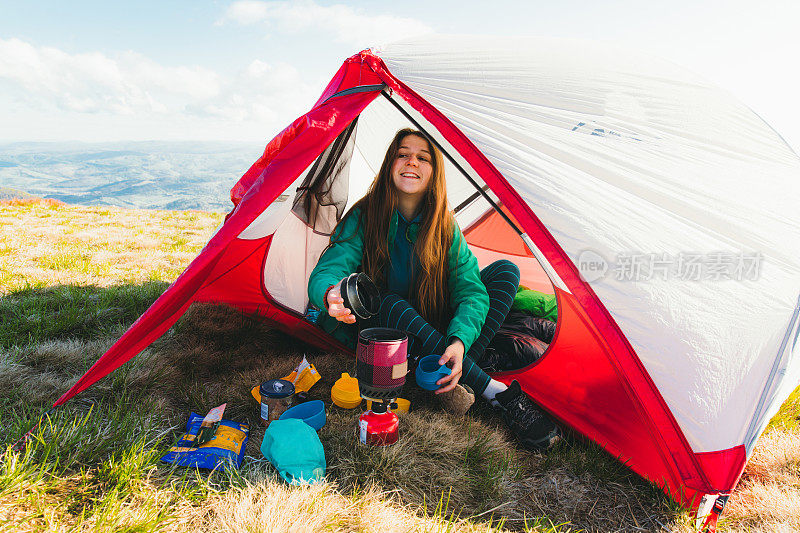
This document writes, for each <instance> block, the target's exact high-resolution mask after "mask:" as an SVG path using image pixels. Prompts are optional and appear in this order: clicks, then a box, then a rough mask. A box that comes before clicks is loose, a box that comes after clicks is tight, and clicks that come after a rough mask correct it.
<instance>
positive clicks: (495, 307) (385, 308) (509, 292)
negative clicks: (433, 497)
mask: <svg viewBox="0 0 800 533" xmlns="http://www.w3.org/2000/svg"><path fill="white" fill-rule="evenodd" d="M481 281H482V282H483V284H484V285H485V286H486V291H487V292H488V293H489V312H488V314H487V316H486V322H485V323H484V325H483V329H481V333H480V335H479V336H478V338H477V340H475V342H474V343H472V346H470V348H469V351H467V353H466V354H464V363H463V374H462V376H461V380H460V381H461V382H462V383H465V384H466V385H469V386H470V388H472V390H473V391H475V393H476V394H478V395H480V394H481V393H483V391H484V390H486V387H487V385H489V380H490V379H491V378H490V377H489V375H488V374H487V373H486V372H484V371H483V369H481V368H480V367H479V366H478V365H477V364H476V361H478V360H480V358H481V357H482V356H483V352H484V350H485V349H486V346H487V345H488V344H489V341H491V340H492V337H494V335H495V333H497V330H498V329H500V325H501V324H502V323H503V320H504V319H505V317H506V315H507V314H508V311H509V309H511V303H512V302H513V301H514V295H515V294H516V293H517V287H519V268H518V267H517V265H515V264H514V263H512V262H511V261H508V260H506V259H501V260H499V261H495V262H494V263H492V264H491V265H489V266H487V267H486V268H484V269H483V270H481ZM376 319H377V320H376ZM375 320H376V321H377V322H378V323H377V324H375V323H374V322H373V324H370V325H371V326H380V327H385V328H394V329H399V330H402V331H405V332H406V333H407V334H408V353H409V359H414V360H416V359H418V358H419V357H422V356H424V355H430V354H442V353H444V350H445V348H447V338H446V337H445V336H444V335H442V334H441V333H440V332H439V331H437V330H436V329H435V328H434V327H433V326H431V325H430V324H428V322H426V321H425V319H424V318H422V317H421V316H420V315H419V313H417V311H416V310H415V309H414V308H413V307H411V304H409V303H408V302H407V301H406V300H404V299H403V298H401V297H399V296H398V295H396V294H386V295H383V298H382V300H381V307H380V311H379V313H378V315H377V316H376V317H374V318H373V321H375Z"/></svg>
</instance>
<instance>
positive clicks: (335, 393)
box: [331, 372, 361, 409]
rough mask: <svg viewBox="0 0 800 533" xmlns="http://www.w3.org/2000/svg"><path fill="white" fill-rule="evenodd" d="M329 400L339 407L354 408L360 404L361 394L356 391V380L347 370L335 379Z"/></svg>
mask: <svg viewBox="0 0 800 533" xmlns="http://www.w3.org/2000/svg"><path fill="white" fill-rule="evenodd" d="M331 400H333V403H335V404H336V405H338V406H339V407H344V408H345V409H355V408H356V407H358V406H359V405H361V394H360V393H359V392H358V380H357V379H356V378H352V377H350V374H348V373H347V372H345V373H343V374H342V377H340V378H339V379H337V380H336V383H334V384H333V387H332V388H331Z"/></svg>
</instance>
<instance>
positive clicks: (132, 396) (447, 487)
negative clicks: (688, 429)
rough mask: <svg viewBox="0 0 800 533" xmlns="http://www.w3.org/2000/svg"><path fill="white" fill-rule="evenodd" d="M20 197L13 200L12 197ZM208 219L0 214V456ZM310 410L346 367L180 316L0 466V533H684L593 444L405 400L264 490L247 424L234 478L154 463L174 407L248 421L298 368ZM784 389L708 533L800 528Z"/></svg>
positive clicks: (419, 397) (671, 508) (337, 425)
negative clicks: (318, 476) (319, 462)
mask: <svg viewBox="0 0 800 533" xmlns="http://www.w3.org/2000/svg"><path fill="white" fill-rule="evenodd" d="M18 204H19V203H18ZM221 219H222V216H221V215H218V214H210V213H202V212H169V211H139V210H123V209H111V208H86V207H72V206H58V205H52V204H48V203H36V202H32V203H21V204H19V205H9V204H7V203H6V204H0V430H1V431H0V444H2V450H6V449H7V448H8V447H9V446H10V445H11V444H12V443H13V442H14V441H15V440H17V438H18V437H19V436H20V435H21V434H22V433H23V432H24V431H25V430H26V429H27V428H28V427H29V426H30V425H31V424H32V423H33V422H34V421H36V420H37V419H38V417H39V416H40V414H41V413H42V412H44V411H45V410H46V409H47V407H48V406H49V405H51V404H52V402H53V401H54V400H55V399H56V398H58V397H59V396H60V395H61V394H62V393H63V392H64V391H66V390H67V388H68V387H69V386H70V385H72V384H73V383H74V382H75V381H76V380H77V379H78V377H80V376H81V375H82V374H83V373H84V372H85V371H86V370H87V369H88V368H89V366H91V364H92V363H93V362H94V361H96V360H97V358H98V357H99V356H100V355H101V354H102V353H104V352H105V350H107V349H108V348H109V347H110V346H111V344H113V343H114V342H115V341H116V340H117V339H118V338H119V336H120V335H121V334H122V333H123V332H124V330H125V329H126V328H127V327H128V326H129V325H130V324H131V323H132V322H133V321H134V320H135V319H136V318H137V317H138V316H139V315H140V314H141V313H142V312H143V311H144V310H145V309H146V308H147V307H148V306H149V305H150V304H151V303H152V302H153V301H154V300H155V299H156V298H157V297H158V296H159V295H160V294H161V292H163V290H164V289H165V288H166V287H167V285H168V283H169V282H170V281H171V280H173V279H174V278H175V277H176V276H177V275H178V274H179V273H180V272H181V271H182V270H183V268H185V266H186V265H187V264H188V263H189V261H191V259H192V258H193V257H194V256H195V255H196V254H197V253H198V252H199V251H200V249H201V248H202V246H203V245H204V244H205V242H206V241H207V240H208V238H209V237H210V235H211V234H212V233H213V231H214V229H215V228H216V227H217V225H218V224H219V223H220V222H221ZM303 354H306V355H307V356H308V358H309V359H310V360H311V361H312V362H313V363H314V364H315V365H316V366H317V368H318V369H319V371H320V373H321V374H322V376H323V379H322V380H321V381H320V382H319V383H318V384H317V385H315V386H314V388H313V389H312V390H311V398H319V399H324V400H326V403H329V402H327V400H329V398H330V396H329V395H330V387H331V385H332V384H333V382H334V381H335V380H336V379H337V378H338V377H339V375H340V373H341V372H344V371H349V372H351V373H352V371H353V370H354V364H353V361H352V359H351V358H349V357H346V356H343V355H342V354H327V353H322V352H319V351H317V350H314V349H312V348H309V347H308V346H306V345H304V344H302V343H301V342H299V341H297V340H295V339H292V338H289V337H287V336H285V335H283V334H281V333H279V332H277V331H275V330H274V329H272V328H271V327H270V326H269V324H268V323H265V322H263V321H260V320H257V319H253V318H250V317H246V316H242V315H241V314H239V313H238V312H236V311H234V310H232V309H228V308H223V307H213V306H194V307H192V308H191V309H190V310H189V312H188V313H187V314H186V315H185V316H184V317H183V318H182V319H181V320H180V321H179V322H178V323H177V324H176V325H175V327H173V328H172V329H171V330H170V331H169V333H167V334H166V335H165V336H164V337H162V338H161V339H160V340H158V341H157V342H156V343H154V344H153V345H152V346H151V347H150V348H148V349H146V350H145V351H144V352H143V353H142V354H141V355H140V356H138V357H136V358H135V359H133V360H132V361H131V362H130V363H128V364H126V365H124V366H123V367H122V368H121V369H120V370H118V371H117V372H115V373H113V374H111V375H110V376H109V377H107V378H105V379H103V380H101V381H100V382H98V383H97V384H96V385H95V386H93V387H91V388H90V389H89V390H87V391H86V392H84V393H82V394H80V395H79V396H78V397H76V398H75V399H74V400H72V401H70V402H69V403H68V404H66V405H65V406H63V407H61V408H59V409H56V410H54V411H53V412H52V413H51V414H50V416H49V417H48V418H45V419H44V422H43V424H42V425H41V426H40V427H39V429H38V430H37V431H36V432H35V435H34V439H33V440H32V441H31V442H30V444H29V445H28V447H27V448H26V450H25V451H24V452H13V451H12V452H8V453H7V454H6V455H5V457H4V458H3V460H2V465H0V531H6V530H8V531H41V530H48V531H75V530H77V531H188V530H202V531H220V530H222V531H289V530H293V531H375V532H383V531H437V532H438V531H475V532H485V531H505V530H511V531H579V530H590V531H691V530H692V528H691V523H690V522H691V521H690V518H689V516H688V515H687V514H686V513H684V512H682V511H681V510H680V509H678V508H677V506H676V505H674V504H673V503H672V502H670V501H669V500H668V499H667V498H666V497H665V496H663V494H662V493H661V492H660V491H659V490H657V489H654V488H653V487H651V486H650V485H649V484H648V483H646V482H645V481H643V480H642V479H640V478H639V477H638V476H636V475H634V474H632V473H630V472H629V471H628V470H627V469H626V468H625V467H624V466H622V465H621V464H620V463H618V462H617V461H615V460H614V459H612V458H610V457H608V456H607V455H606V454H605V453H604V452H603V451H602V450H600V449H598V448H597V447H595V446H592V445H589V444H586V443H580V442H578V443H571V444H565V445H562V446H561V447H559V448H557V449H556V450H554V451H553V452H550V453H548V454H547V455H543V454H534V453H529V452H526V451H525V450H522V449H520V448H518V447H517V446H516V445H515V444H514V442H513V440H512V439H511V438H510V436H509V435H508V434H507V433H506V431H505V429H504V427H503V424H502V422H501V421H500V420H499V418H497V416H496V415H495V414H494V413H492V412H491V411H490V410H488V409H486V408H481V407H479V406H476V407H474V408H473V410H472V411H470V413H469V414H468V415H467V416H466V417H454V416H452V415H449V414H448V413H446V412H444V411H442V409H441V408H440V406H439V405H438V404H437V403H436V402H435V400H434V399H433V397H432V395H429V394H424V393H423V392H422V391H415V392H414V393H413V394H412V397H411V400H412V402H413V406H414V410H413V411H412V412H411V413H409V414H408V415H405V416H403V418H402V421H401V431H402V437H401V441H400V442H399V443H398V444H397V445H395V446H393V447H390V448H387V449H383V450H376V449H367V448H365V447H362V446H360V445H357V444H356V441H355V437H354V434H353V428H354V423H355V418H356V416H357V414H356V413H355V412H354V411H346V410H339V409H338V408H335V407H331V408H329V409H328V423H327V425H326V426H325V427H324V428H323V429H322V431H321V432H320V439H321V440H322V442H323V444H324V447H325V452H326V458H327V464H328V471H327V472H328V482H327V483H326V484H324V485H320V486H316V487H313V488H290V487H288V486H286V485H285V484H284V483H283V482H282V481H280V480H279V478H278V476H277V475H276V472H275V471H274V469H273V468H272V466H271V465H270V464H269V463H267V462H266V461H265V460H264V459H263V457H262V455H261V453H260V451H259V446H260V444H261V439H262V436H263V430H262V429H260V428H259V427H258V426H257V425H252V426H251V427H252V431H251V435H250V441H249V443H248V446H247V450H246V451H247V455H246V458H245V461H244V464H243V466H242V469H241V471H240V472H238V473H235V474H229V475H226V474H224V473H213V474H208V473H202V472H200V473H198V472H196V471H193V470H187V469H172V468H170V467H169V466H168V465H165V464H162V463H160V462H159V457H160V456H161V455H163V454H164V453H165V452H166V450H167V448H169V446H170V445H171V444H173V443H174V442H175V441H176V440H177V438H178V437H179V436H180V433H181V431H180V430H181V427H182V426H183V425H184V424H185V421H186V419H187V415H188V413H189V411H192V410H193V411H195V412H200V413H205V412H206V411H207V410H208V409H209V408H210V407H213V406H215V405H218V404H220V403H222V402H225V401H227V402H228V409H227V410H226V417H229V418H233V419H235V420H237V421H240V422H254V421H255V419H256V407H255V403H254V402H253V400H252V399H251V398H250V397H249V392H248V391H249V388H250V387H251V386H253V385H255V384H256V383H259V382H260V381H263V380H264V379H268V378H272V377H278V376H281V375H284V374H285V373H287V372H288V371H289V370H290V369H291V368H292V367H293V366H294V365H295V364H296V363H297V362H298V361H299V360H300V358H301V357H302V356H303ZM798 416H800V392H799V391H795V393H794V395H793V396H792V398H790V399H789V401H787V402H786V404H785V405H784V407H783V409H782V410H781V412H780V413H779V414H778V415H777V416H776V418H775V419H774V420H773V422H772V424H771V425H770V428H769V429H768V431H767V433H766V434H765V436H764V437H763V438H762V439H761V441H760V443H759V446H758V448H757V450H756V454H755V457H754V458H753V460H752V461H751V463H750V465H749V466H748V469H747V471H746V473H745V476H744V478H743V481H742V483H741V484H740V489H739V490H738V491H737V492H736V493H735V494H734V496H733V497H732V499H731V502H730V503H729V506H728V508H727V509H726V513H725V515H724V516H725V520H724V522H723V524H722V527H721V529H722V530H724V531H774V530H778V529H781V528H782V529H784V530H793V529H800V518H798V517H800V436H799V435H798V425H797V421H798Z"/></svg>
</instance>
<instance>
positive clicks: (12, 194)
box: [0, 166, 35, 200]
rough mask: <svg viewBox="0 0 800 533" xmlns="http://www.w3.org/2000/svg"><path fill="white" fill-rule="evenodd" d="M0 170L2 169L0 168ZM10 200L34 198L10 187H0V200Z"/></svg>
mask: <svg viewBox="0 0 800 533" xmlns="http://www.w3.org/2000/svg"><path fill="white" fill-rule="evenodd" d="M0 168H2V167H1V166H0ZM11 198H35V197H34V196H33V195H32V194H28V193H26V192H25V191H20V190H19V189H12V188H10V187H0V200H10V199H11Z"/></svg>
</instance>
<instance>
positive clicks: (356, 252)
mask: <svg viewBox="0 0 800 533" xmlns="http://www.w3.org/2000/svg"><path fill="white" fill-rule="evenodd" d="M359 215H360V210H358V209H355V210H353V211H352V212H351V213H349V214H348V215H347V217H346V218H345V220H344V222H343V223H342V224H341V225H340V226H339V228H338V229H337V231H336V232H335V233H334V235H333V236H332V238H331V242H333V243H334V244H333V245H332V246H331V247H330V248H328V249H327V250H326V251H325V253H323V254H322V256H321V257H320V258H319V262H318V263H317V266H316V267H314V270H313V271H312V272H311V276H310V278H309V280H308V298H309V300H310V301H311V303H312V304H314V305H315V306H316V307H318V308H319V309H322V310H323V311H322V313H321V314H320V318H319V325H320V327H322V328H323V329H324V330H325V331H327V332H328V333H331V334H332V335H333V336H334V337H335V338H336V339H338V340H339V341H341V342H342V343H343V344H345V345H346V346H349V347H351V348H352V349H355V346H356V343H357V340H358V330H357V328H356V325H355V324H344V323H343V322H339V321H337V320H336V319H334V318H333V317H331V316H330V315H328V314H327V312H326V311H325V309H327V307H326V305H325V303H324V302H323V298H324V296H325V291H326V290H327V289H328V287H330V286H331V285H334V284H336V283H337V282H339V281H340V280H341V279H342V278H344V277H345V276H348V275H349V274H352V273H353V272H357V271H358V270H359V267H360V266H361V260H362V254H363V249H364V230H363V225H361V224H359V220H358V219H359ZM398 216H399V215H398V213H397V212H395V213H394V214H393V215H392V218H391V221H390V222H389V232H388V235H387V236H386V238H387V242H388V244H389V247H390V249H389V253H390V255H391V247H392V246H393V245H394V242H395V234H396V233H397V221H398ZM418 230H419V224H415V223H414V224H411V228H410V231H409V238H410V239H412V240H413V241H416V239H417V233H418ZM339 239H341V240H339ZM447 261H448V267H449V275H448V292H449V295H450V302H449V305H450V310H451V312H452V316H453V319H452V320H451V321H450V324H449V325H448V327H447V332H446V336H447V338H448V339H450V338H452V337H457V338H459V339H460V340H461V342H463V343H464V350H465V351H467V350H469V348H470V346H472V343H473V342H475V339H477V338H478V335H480V331H481V328H483V323H484V321H485V320H486V314H487V313H488V311H489V295H488V294H487V292H486V287H484V285H483V282H481V276H480V270H479V269H478V260H477V259H475V256H474V255H473V254H472V252H471V251H470V249H469V247H468V246H467V242H466V240H465V239H464V235H463V234H462V233H461V230H460V229H459V227H458V225H457V224H454V225H453V244H452V245H451V246H450V250H448V253H447ZM411 304H412V305H413V304H414V302H411Z"/></svg>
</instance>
